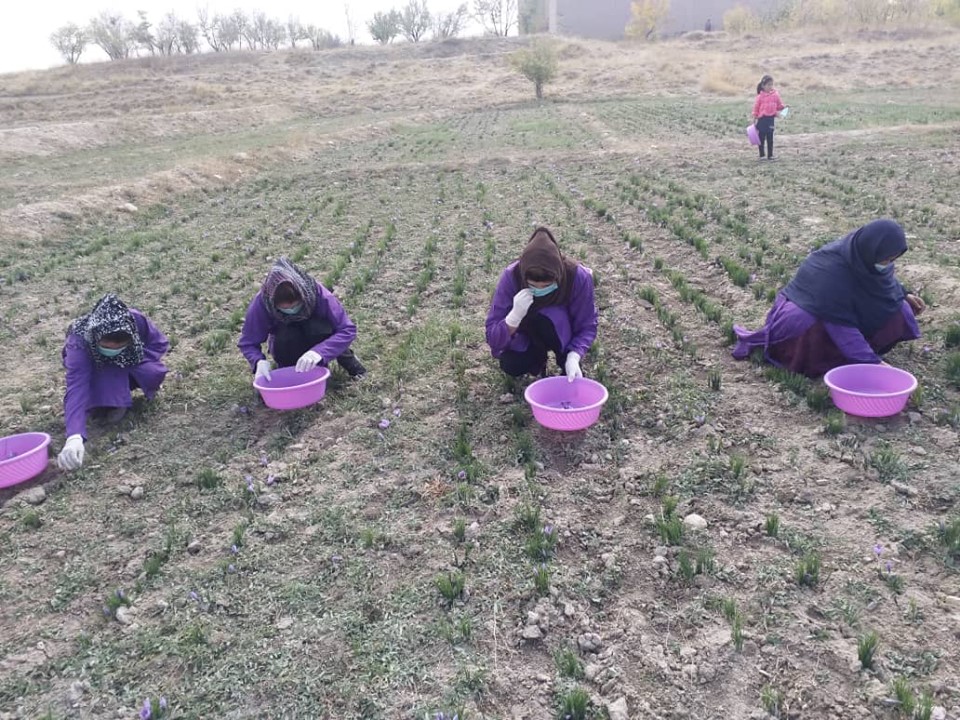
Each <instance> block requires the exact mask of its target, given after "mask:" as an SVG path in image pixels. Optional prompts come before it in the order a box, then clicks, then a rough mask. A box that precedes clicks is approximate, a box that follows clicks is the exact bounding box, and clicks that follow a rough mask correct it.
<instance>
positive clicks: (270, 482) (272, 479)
mask: <svg viewBox="0 0 960 720" xmlns="http://www.w3.org/2000/svg"><path fill="white" fill-rule="evenodd" d="M276 481H277V479H276V478H275V477H274V476H273V475H267V485H273V484H274V483H275V482H276Z"/></svg>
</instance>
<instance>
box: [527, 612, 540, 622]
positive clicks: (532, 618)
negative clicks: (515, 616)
mask: <svg viewBox="0 0 960 720" xmlns="http://www.w3.org/2000/svg"><path fill="white" fill-rule="evenodd" d="M539 624H540V616H539V615H538V614H537V613H535V612H528V613H527V625H539Z"/></svg>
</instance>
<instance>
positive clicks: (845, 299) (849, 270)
mask: <svg viewBox="0 0 960 720" xmlns="http://www.w3.org/2000/svg"><path fill="white" fill-rule="evenodd" d="M906 251H907V238H906V235H904V232H903V228H901V227H900V226H899V225H898V224H897V223H895V222H894V221H893V220H874V221H873V222H871V223H868V224H866V225H864V226H863V227H861V228H860V229H858V230H856V231H854V232H852V233H850V234H849V235H847V236H846V237H843V238H840V239H839V240H834V241H833V242H832V243H829V244H828V245H824V246H823V247H822V248H820V249H819V250H815V251H814V252H812V253H811V254H810V255H809V256H808V257H807V259H806V260H804V261H803V264H801V265H800V269H799V270H798V271H797V274H796V276H794V278H793V280H791V281H790V283H789V284H788V285H787V286H786V287H785V288H784V289H783V292H781V293H780V295H779V297H777V301H776V302H775V303H774V305H773V308H772V309H771V310H770V312H769V314H768V315H767V323H766V326H764V327H763V328H762V329H760V330H758V331H756V332H750V331H749V330H744V329H743V328H741V327H735V328H734V331H735V332H736V334H737V339H738V342H737V346H736V347H735V348H734V351H733V356H734V357H735V358H737V359H738V360H743V359H744V358H746V357H748V356H749V355H750V353H751V352H752V351H753V350H755V349H762V350H763V351H764V356H765V359H766V360H767V361H768V362H770V363H772V364H773V365H777V366H778V367H783V368H786V369H788V370H790V371H792V372H796V373H801V374H803V375H806V376H808V377H819V376H820V375H823V374H824V373H825V372H827V371H828V370H830V369H832V368H835V367H837V366H839V365H848V364H852V363H881V362H883V359H882V356H883V355H885V354H886V353H887V352H889V351H890V350H892V349H893V347H894V346H895V345H896V344H897V343H899V342H902V341H904V340H914V339H916V338H918V337H920V328H919V327H918V326H917V320H916V316H917V315H919V314H920V313H922V312H923V311H924V309H925V307H926V306H925V305H924V302H923V300H922V299H920V297H919V296H917V295H915V294H913V293H911V292H908V291H907V290H905V289H904V287H903V285H901V284H900V282H899V281H898V280H897V278H896V275H895V271H894V261H895V260H896V259H897V258H898V257H900V256H901V255H903V254H904V253H905V252H906Z"/></svg>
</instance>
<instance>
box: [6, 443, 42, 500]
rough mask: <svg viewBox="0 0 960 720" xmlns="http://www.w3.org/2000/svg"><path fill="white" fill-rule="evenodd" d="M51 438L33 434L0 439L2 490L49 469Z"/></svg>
mask: <svg viewBox="0 0 960 720" xmlns="http://www.w3.org/2000/svg"><path fill="white" fill-rule="evenodd" d="M49 445H50V436H49V435H47V434H46V433H40V432H32V433H22V434H20V435H8V436H7V437H5V438H0V488H4V487H10V486H11V485H16V484H17V483H22V482H24V481H25V480H29V479H30V478H33V477H36V476H37V475H39V474H40V473H42V472H43V471H44V470H46V469H47V461H48V460H49V456H48V453H47V446H49Z"/></svg>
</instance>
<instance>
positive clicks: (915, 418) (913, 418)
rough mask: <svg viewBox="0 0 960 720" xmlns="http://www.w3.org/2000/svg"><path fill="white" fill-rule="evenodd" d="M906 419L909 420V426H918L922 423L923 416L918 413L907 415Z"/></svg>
mask: <svg viewBox="0 0 960 720" xmlns="http://www.w3.org/2000/svg"><path fill="white" fill-rule="evenodd" d="M907 418H909V420H910V424H911V425H918V424H920V423H921V422H923V415H921V414H920V413H918V412H911V413H908V414H907Z"/></svg>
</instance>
